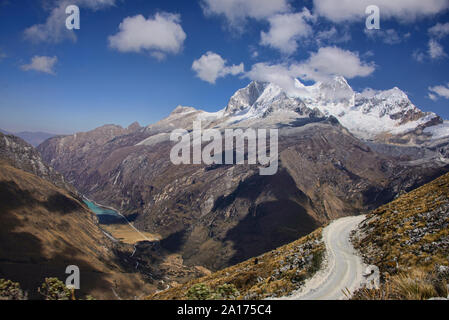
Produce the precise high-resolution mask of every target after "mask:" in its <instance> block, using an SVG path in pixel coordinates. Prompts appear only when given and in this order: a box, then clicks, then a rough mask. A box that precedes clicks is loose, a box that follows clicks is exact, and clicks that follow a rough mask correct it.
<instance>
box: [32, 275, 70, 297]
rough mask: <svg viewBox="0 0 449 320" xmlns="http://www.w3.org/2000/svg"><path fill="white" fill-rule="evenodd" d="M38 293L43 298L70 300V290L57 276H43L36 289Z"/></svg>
mask: <svg viewBox="0 0 449 320" xmlns="http://www.w3.org/2000/svg"><path fill="white" fill-rule="evenodd" d="M38 291H39V293H40V294H41V295H43V296H44V297H45V300H70V298H71V297H72V292H71V291H70V289H69V288H67V287H66V286H65V284H64V283H63V282H62V281H61V280H59V279H57V278H45V282H44V283H42V285H41V287H40V288H39V289H38Z"/></svg>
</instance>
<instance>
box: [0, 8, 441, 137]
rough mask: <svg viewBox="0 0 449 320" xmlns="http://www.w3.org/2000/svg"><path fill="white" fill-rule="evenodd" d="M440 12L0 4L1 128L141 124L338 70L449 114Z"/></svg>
mask: <svg viewBox="0 0 449 320" xmlns="http://www.w3.org/2000/svg"><path fill="white" fill-rule="evenodd" d="M351 2H352V3H351ZM336 3H339V5H338V6H337V7H336ZM365 3H366V4H368V3H369V4H378V5H379V7H380V9H381V11H380V19H381V20H380V23H381V29H380V30H372V31H370V32H369V33H367V31H366V27H365V20H366V17H367V15H366V14H365V12H364V11H365V8H366V4H365ZM69 4H76V5H78V6H79V7H80V20H81V29H80V30H74V31H68V30H67V29H66V28H65V19H66V17H67V15H66V14H65V12H64V11H61V10H58V8H65V7H66V6H67V5H69ZM305 8H306V9H305ZM448 8H449V2H448V1H447V0H428V1H417V0H398V1H395V2H393V4H391V1H386V0H371V1H365V0H345V1H341V2H340V1H333V0H332V1H331V0H313V1H312V0H308V1H288V0H245V1H243V0H220V1H217V0H193V1H174V0H166V1H155V0H153V1H146V0H122V1H120V0H115V1H114V0H91V1H87V0H72V1H68V0H40V1H36V0H21V1H11V0H10V1H7V0H0V111H1V113H0V114H1V117H0V128H2V129H5V130H8V131H13V132H17V131H23V130H29V131H46V132H52V133H72V132H77V131H86V130H90V129H93V128H95V127H98V126H101V125H104V124H108V123H114V124H119V125H122V126H127V125H129V124H130V123H132V122H134V121H139V122H140V124H141V125H148V124H150V123H154V122H156V121H158V120H159V119H161V118H163V117H165V116H167V115H168V114H169V113H170V112H171V111H172V110H173V109H174V108H175V107H176V106H177V105H186V106H194V107H196V108H200V109H204V110H207V111H217V110H219V109H221V108H223V107H224V106H225V105H226V104H227V101H228V99H229V98H230V96H231V95H232V94H233V93H234V92H235V91H236V90H238V89H239V88H242V87H244V86H246V85H247V84H248V83H249V82H250V81H251V80H252V79H255V80H267V78H268V80H274V81H279V82H280V83H282V84H283V83H284V81H288V77H297V76H300V77H301V80H302V81H304V82H307V83H312V82H313V81H317V80H322V79H323V78H325V77H327V76H329V75H330V74H332V73H337V72H338V73H343V75H344V76H346V77H347V78H348V81H349V83H350V84H351V86H352V87H353V88H354V89H355V90H357V91H362V90H364V89H365V88H374V89H377V90H384V89H389V88H392V87H394V86H397V87H399V88H401V89H402V90H404V91H405V92H406V93H407V94H408V95H409V97H410V99H411V100H412V102H413V103H414V104H415V105H417V106H418V107H419V108H421V109H422V110H424V111H434V112H436V113H438V114H439V115H441V116H442V117H443V118H445V119H449V108H448V104H449V88H448V86H449V79H448V74H449V10H448ZM139 15H142V17H140V18H139V17H138V16H139ZM126 18H128V20H127V22H125V21H124V19H126ZM122 22H123V24H122V27H121V28H120V27H119V25H120V24H121V23H122ZM46 23H47V25H45V24H46ZM36 25H37V26H36ZM39 25H40V26H39ZM33 26H35V27H33ZM30 28H31V29H30ZM332 57H333V58H335V59H336V60H337V61H342V65H338V63H335V62H334V63H332V61H330V60H332V59H329V58H332ZM33 58H34V59H33ZM194 61H197V62H196V64H195V65H196V67H194V68H192V65H193V63H194ZM311 70H313V71H314V72H312V71H311ZM429 94H430V96H429Z"/></svg>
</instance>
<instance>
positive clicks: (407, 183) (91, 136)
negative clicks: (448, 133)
mask: <svg viewBox="0 0 449 320" xmlns="http://www.w3.org/2000/svg"><path fill="white" fill-rule="evenodd" d="M317 88H319V89H317ZM323 88H328V89H329V88H332V90H330V89H329V90H330V91H329V90H327V89H326V90H327V91H326V90H324V89H323ZM307 90H310V92H312V93H313V92H317V94H316V97H315V98H313V99H311V98H310V96H309V98H308V99H301V98H298V97H291V96H288V95H287V94H285V93H284V92H282V90H281V89H280V88H278V87H276V86H275V85H273V84H267V83H258V82H253V83H251V84H249V85H248V86H247V87H246V88H243V89H241V90H239V91H237V92H236V94H235V95H234V96H233V97H232V98H231V99H230V101H229V104H228V106H227V107H226V108H225V109H223V110H221V111H218V112H216V113H207V112H204V111H200V110H196V109H194V108H191V107H178V108H176V109H175V110H174V111H173V112H172V113H171V114H170V115H169V116H168V117H167V118H165V119H162V120H161V121H159V122H157V123H155V124H152V125H149V126H147V127H141V126H140V125H139V124H138V123H134V124H132V125H130V126H129V127H127V128H122V127H120V126H116V125H105V126H103V127H100V128H97V129H95V130H93V131H90V132H84V133H77V134H75V135H69V136H58V137H53V138H50V139H48V140H46V141H45V142H43V143H42V144H41V145H39V146H38V148H37V150H36V149H34V148H32V147H31V146H29V145H27V144H26V143H25V142H23V141H21V140H20V139H19V138H15V137H14V136H2V137H3V138H2V139H3V140H0V141H2V145H1V148H0V155H1V156H2V157H3V158H5V159H7V161H8V162H9V163H10V164H11V165H13V166H14V167H16V168H17V169H19V170H25V171H27V172H29V173H31V174H35V175H38V176H41V177H43V178H44V179H47V180H48V181H50V183H52V184H54V185H55V186H57V187H60V188H63V189H64V190H67V191H68V192H70V193H71V195H72V197H74V198H75V199H77V201H78V202H79V203H80V205H81V206H82V207H83V208H84V209H85V210H88V212H90V214H91V215H96V220H94V221H95V228H96V230H97V232H98V233H99V234H100V236H101V237H102V238H103V240H102V241H107V242H108V243H109V246H110V248H113V249H111V250H112V254H113V256H114V259H117V261H120V264H121V268H124V269H125V270H127V271H126V272H131V273H133V274H134V275H135V276H136V277H141V280H142V282H141V283H140V285H139V286H141V288H145V290H144V291H145V292H150V295H148V296H149V297H150V298H151V299H166V298H168V299H171V298H174V297H176V298H182V299H184V298H186V297H188V294H187V293H186V292H187V291H189V288H193V287H194V286H195V285H199V286H202V285H203V282H202V281H203V280H205V281H206V283H207V286H209V287H210V289H211V290H212V291H213V290H218V291H220V290H225V289H223V288H221V287H220V286H225V287H226V286H228V285H233V286H234V287H235V289H236V290H237V291H238V292H239V297H240V298H244V299H264V298H281V299H286V298H291V299H301V298H306V299H309V298H314V299H315V298H316V299H319V298H323V299H342V298H345V297H346V296H345V294H344V293H343V290H344V289H347V290H349V291H350V292H353V291H355V290H356V289H358V287H359V286H360V283H361V282H362V278H363V275H362V274H363V272H364V271H365V270H363V268H365V267H366V265H365V264H363V263H361V262H360V259H359V258H358V257H357V254H355V253H354V252H352V246H351V245H350V244H349V239H348V233H349V231H350V229H352V228H356V227H357V224H358V222H360V221H361V219H362V217H363V215H364V214H369V213H370V212H372V211H373V210H375V209H377V208H378V207H380V206H382V205H384V204H386V203H389V202H390V201H392V200H394V199H395V198H397V197H400V196H401V195H403V194H406V193H408V192H410V191H412V190H414V189H416V188H418V187H420V186H422V185H424V184H426V183H428V182H430V181H432V180H434V179H435V178H438V177H440V176H441V175H443V174H445V173H446V172H448V171H449V158H447V157H448V155H449V153H448V151H447V150H448V146H449V139H448V138H444V137H441V132H442V130H443V131H444V130H445V129H444V126H445V124H444V123H442V122H441V121H439V120H438V117H437V116H436V115H435V116H434V115H432V114H426V113H422V112H420V111H419V109H417V108H416V107H415V106H413V105H412V104H411V102H410V101H409V100H408V98H407V96H406V95H405V94H404V93H401V92H399V91H398V90H399V89H394V90H392V91H386V92H384V93H382V94H378V95H376V96H374V97H365V96H363V97H361V96H360V94H358V93H355V92H353V91H352V89H351V88H350V87H349V85H348V84H347V82H346V81H345V80H344V79H342V78H341V77H337V78H335V79H334V80H333V82H330V83H326V84H320V85H319V86H318V87H310V88H308V89H307ZM342 92H343V93H344V94H342ZM324 93H325V95H324V96H323V94H324ZM346 95H349V96H351V95H352V98H348V97H347V96H346ZM342 97H343V98H342ZM354 99H355V100H354ZM357 99H359V100H357ZM354 101H359V103H361V102H363V103H364V105H363V106H360V105H359V106H358V108H360V109H361V110H362V109H363V110H364V111H363V112H362V111H361V112H362V114H365V116H366V117H367V119H370V118H372V117H374V116H376V117H380V118H384V117H388V118H389V119H390V120H388V121H393V122H395V124H394V126H396V127H401V126H404V128H402V129H400V130H399V129H394V130H391V129H390V128H387V127H386V129H385V130H386V131H384V132H382V134H380V133H379V132H377V131H372V132H371V133H370V135H369V136H367V135H366V132H365V133H361V132H360V130H358V129H354V128H352V127H350V126H349V128H351V129H348V127H345V126H343V125H342V123H345V121H347V120H345V119H346V118H345V116H344V114H343V113H342V112H340V114H339V115H337V116H335V115H333V114H331V113H329V112H328V111H329V110H331V109H329V108H331V107H332V106H333V107H335V108H337V109H338V108H340V109H341V108H348V112H350V113H351V112H355V111H354V110H355V109H354V108H355V107H354V106H352V103H355V102H354ZM320 104H322V105H321V107H320V108H318V105H320ZM323 105H324V106H323ZM356 105H357V103H356ZM368 106H369V107H368ZM373 110H375V111H373ZM379 110H381V111H379ZM411 110H412V111H411ZM376 112H380V113H379V114H377V113H376ZM410 112H413V114H414V116H412V117H410V116H409V115H410ZM429 119H430V120H429ZM435 119H436V120H435ZM428 120H429V121H428ZM195 121H200V122H198V123H201V124H202V129H205V130H207V129H208V128H209V129H210V128H214V129H215V131H214V132H216V133H217V134H224V132H225V130H226V128H228V127H230V128H234V129H246V128H256V129H257V128H260V127H263V128H266V129H276V130H277V132H278V144H277V146H276V148H277V151H278V154H279V157H278V171H277V172H276V173H275V174H274V175H268V176H267V175H261V174H260V168H259V166H258V165H257V164H251V163H248V162H245V163H244V164H238V165H232V164H225V163H223V164H207V163H197V164H192V165H191V164H177V163H176V164H174V163H172V161H171V158H170V153H171V151H172V148H173V146H174V145H175V143H176V142H173V141H170V133H171V132H172V131H173V130H175V129H177V128H179V129H182V130H184V132H187V133H188V132H190V131H191V130H193V129H195V128H194V124H195ZM426 121H427V122H426ZM436 127H438V132H439V135H438V136H436V137H433V136H432V134H430V133H428V132H429V131H428V130H426V128H431V129H432V130H433V129H434V128H436ZM364 130H369V127H365V128H364ZM376 130H378V128H376ZM188 136H189V135H188ZM387 136H388V139H385V137H387ZM368 138H369V139H368ZM223 150H224V149H223ZM234 151H235V150H234ZM223 152H224V151H223ZM41 157H42V158H41ZM59 172H60V173H61V174H60V173H59ZM81 195H84V196H81ZM99 203H101V204H102V205H99ZM354 216H355V218H354ZM344 221H348V224H347V225H345V224H344V223H343V222H344ZM329 223H331V224H330V226H328V224H329ZM342 223H343V225H342V227H341V228H340V229H339V228H337V227H336V226H339V225H340V224H342ZM322 228H325V229H324V234H323V233H322V230H323V229H322ZM335 228H336V229H335ZM334 229H335V230H337V229H338V230H339V231H333V233H332V234H330V235H328V230H334ZM335 236H339V237H340V238H338V239H337V238H332V237H335ZM298 239H300V240H298ZM335 243H338V244H339V245H340V247H334V244H335ZM342 255H343V256H344V258H343V257H342ZM286 256H287V258H285V257H286ZM255 257H256V258H255ZM326 263H328V264H326ZM373 264H374V265H377V264H376V263H373ZM329 268H330V269H329ZM214 272H215V273H214ZM201 277H205V278H201ZM219 287H220V288H221V289H220V288H219ZM318 287H319V288H318ZM167 288H169V290H168V291H166V290H167ZM304 288H306V291H305V292H303V291H301V290H304ZM117 290H118V289H117ZM136 290H137V291H138V292H141V290H140V289H136ZM161 290H163V291H161ZM192 290H193V291H195V290H196V289H192ZM226 290H227V289H226ZM212 291H211V294H212V295H213V292H212ZM218 291H217V292H218ZM111 292H113V293H114V296H115V297H116V298H117V296H119V297H121V296H120V295H119V294H118V293H117V292H116V289H114V291H111ZM142 292H143V291H142ZM151 292H152V293H151ZM151 294H152V295H151ZM186 294H187V296H186ZM191 294H194V293H192V292H191ZM99 296H100V295H99ZM234 298H235V297H234Z"/></svg>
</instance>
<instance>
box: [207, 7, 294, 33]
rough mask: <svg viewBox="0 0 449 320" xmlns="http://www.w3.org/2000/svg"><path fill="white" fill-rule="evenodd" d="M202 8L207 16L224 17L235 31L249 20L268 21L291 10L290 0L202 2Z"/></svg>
mask: <svg viewBox="0 0 449 320" xmlns="http://www.w3.org/2000/svg"><path fill="white" fill-rule="evenodd" d="M201 6H202V8H203V12H204V14H205V15H206V16H212V15H222V16H224V17H225V18H226V20H227V21H228V23H229V25H230V26H231V27H232V28H235V29H241V28H242V24H244V22H245V20H246V19H248V18H252V19H258V20H261V19H267V18H269V17H271V16H273V15H275V14H277V13H284V12H287V11H289V10H290V6H289V4H288V0H202V2H201Z"/></svg>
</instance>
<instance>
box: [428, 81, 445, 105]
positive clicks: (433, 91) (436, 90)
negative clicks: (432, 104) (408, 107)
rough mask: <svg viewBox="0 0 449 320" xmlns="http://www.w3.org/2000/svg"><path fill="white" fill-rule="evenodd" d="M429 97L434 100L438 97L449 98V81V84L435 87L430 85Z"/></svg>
mask: <svg viewBox="0 0 449 320" xmlns="http://www.w3.org/2000/svg"><path fill="white" fill-rule="evenodd" d="M429 91H430V93H429V98H430V99H432V100H434V101H435V100H437V99H438V97H442V98H445V99H449V83H448V84H447V86H444V85H442V86H435V87H429Z"/></svg>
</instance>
